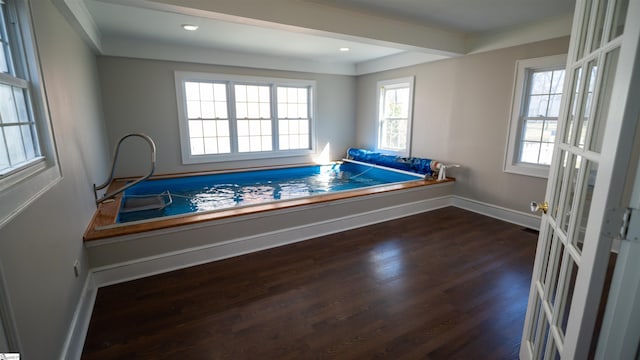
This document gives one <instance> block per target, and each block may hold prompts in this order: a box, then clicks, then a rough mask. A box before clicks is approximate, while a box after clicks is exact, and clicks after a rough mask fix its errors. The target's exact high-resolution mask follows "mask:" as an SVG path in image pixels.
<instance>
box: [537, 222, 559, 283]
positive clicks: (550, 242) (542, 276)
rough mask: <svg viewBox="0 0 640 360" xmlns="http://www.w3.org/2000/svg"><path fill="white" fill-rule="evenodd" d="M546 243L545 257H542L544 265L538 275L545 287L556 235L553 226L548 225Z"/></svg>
mask: <svg viewBox="0 0 640 360" xmlns="http://www.w3.org/2000/svg"><path fill="white" fill-rule="evenodd" d="M545 240H546V241H545V245H544V253H543V254H544V258H542V266H541V267H540V276H538V280H540V284H541V285H542V288H543V289H544V279H545V277H546V274H547V267H548V264H549V258H550V257H551V250H552V249H553V247H554V246H555V245H554V236H553V228H552V227H551V226H548V227H547V232H546V236H545Z"/></svg>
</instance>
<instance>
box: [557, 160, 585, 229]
mask: <svg viewBox="0 0 640 360" xmlns="http://www.w3.org/2000/svg"><path fill="white" fill-rule="evenodd" d="M581 163H582V157H581V156H573V158H572V161H570V162H569V164H570V166H569V169H568V171H570V173H569V181H568V183H567V190H566V191H565V197H564V201H563V203H562V210H561V211H562V212H563V213H562V217H561V219H560V228H561V229H562V231H564V233H565V234H566V233H567V231H568V230H569V222H570V220H571V218H572V216H571V215H572V211H573V208H572V207H573V198H574V195H575V193H576V186H577V184H578V175H579V173H580V166H581Z"/></svg>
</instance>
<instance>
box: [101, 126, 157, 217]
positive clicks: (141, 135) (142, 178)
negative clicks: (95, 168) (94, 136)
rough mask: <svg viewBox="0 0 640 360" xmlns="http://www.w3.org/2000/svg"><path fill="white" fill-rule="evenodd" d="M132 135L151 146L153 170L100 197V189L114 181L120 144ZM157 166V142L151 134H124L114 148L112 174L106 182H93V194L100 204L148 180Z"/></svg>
mask: <svg viewBox="0 0 640 360" xmlns="http://www.w3.org/2000/svg"><path fill="white" fill-rule="evenodd" d="M132 136H136V137H139V138H142V139H144V140H145V141H146V142H147V143H148V144H149V147H150V148H151V170H150V171H149V173H148V174H147V175H145V176H143V177H141V178H140V179H137V180H135V181H132V182H130V183H128V184H126V185H125V186H123V187H121V188H120V189H118V190H114V191H112V192H110V193H107V194H105V195H104V196H103V197H101V198H99V199H98V190H101V189H104V188H106V187H107V186H109V184H111V181H113V174H114V172H115V169H116V162H117V160H118V153H119V152H120V144H122V142H123V141H124V140H125V139H127V138H129V137H132ZM155 168H156V144H155V143H154V142H153V139H151V137H149V135H147V134H143V133H131V134H127V135H125V136H123V137H122V138H121V139H120V140H119V141H118V144H116V147H115V150H114V154H113V162H112V163H111V174H110V175H109V179H108V180H107V181H106V182H104V183H103V184H101V185H97V186H96V184H93V196H94V197H95V199H96V205H97V204H100V203H102V202H104V201H105V200H108V199H111V198H113V197H114V196H116V195H118V194H120V193H121V192H123V191H125V190H127V189H128V188H130V187H132V186H134V185H136V184H137V183H139V182H142V181H144V180H147V179H148V178H149V177H151V175H153V172H154V170H155Z"/></svg>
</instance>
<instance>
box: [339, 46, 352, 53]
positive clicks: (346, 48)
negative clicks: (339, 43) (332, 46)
mask: <svg viewBox="0 0 640 360" xmlns="http://www.w3.org/2000/svg"><path fill="white" fill-rule="evenodd" d="M338 50H340V51H342V52H347V51H349V50H351V49H349V48H348V47H341V48H340V49H338Z"/></svg>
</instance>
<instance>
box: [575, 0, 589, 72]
mask: <svg viewBox="0 0 640 360" xmlns="http://www.w3.org/2000/svg"><path fill="white" fill-rule="evenodd" d="M591 6H592V0H587V1H585V4H584V13H583V14H582V17H581V18H582V24H581V26H580V32H579V34H580V40H579V42H578V51H577V52H576V55H577V56H576V58H575V60H579V59H582V57H583V56H584V49H585V48H586V46H585V45H586V42H587V34H588V33H589V31H588V29H589V18H590V17H591V16H590V15H591Z"/></svg>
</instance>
